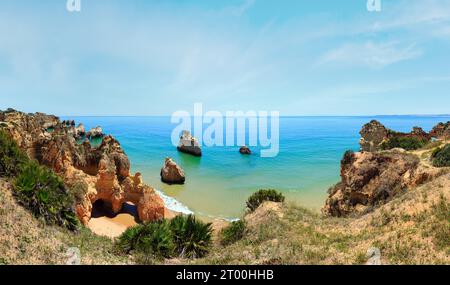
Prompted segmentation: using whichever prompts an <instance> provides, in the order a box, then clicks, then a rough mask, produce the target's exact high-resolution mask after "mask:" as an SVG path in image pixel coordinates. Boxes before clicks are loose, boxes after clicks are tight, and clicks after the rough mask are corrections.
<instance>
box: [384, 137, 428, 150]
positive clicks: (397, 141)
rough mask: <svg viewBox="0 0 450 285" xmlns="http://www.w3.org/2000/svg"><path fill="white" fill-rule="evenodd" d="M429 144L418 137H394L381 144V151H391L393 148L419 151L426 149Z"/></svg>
mask: <svg viewBox="0 0 450 285" xmlns="http://www.w3.org/2000/svg"><path fill="white" fill-rule="evenodd" d="M427 143H428V141H427V140H424V139H419V138H417V137H402V136H397V137H392V138H390V139H389V140H387V141H386V142H383V143H382V144H381V149H383V150H389V149H393V148H403V149H405V150H417V149H419V148H422V147H424V146H425V145H426V144H427Z"/></svg>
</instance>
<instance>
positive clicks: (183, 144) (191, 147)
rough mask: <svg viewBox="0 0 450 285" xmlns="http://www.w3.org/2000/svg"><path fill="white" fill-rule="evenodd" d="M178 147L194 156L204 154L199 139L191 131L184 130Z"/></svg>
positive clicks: (179, 149)
mask: <svg viewBox="0 0 450 285" xmlns="http://www.w3.org/2000/svg"><path fill="white" fill-rule="evenodd" d="M177 149H178V151H181V152H184V153H188V154H191V155H194V156H202V149H201V147H200V145H199V143H198V141H197V139H196V138H195V137H193V136H192V135H191V133H190V132H189V131H183V133H182V134H181V137H180V143H179V144H178V147H177Z"/></svg>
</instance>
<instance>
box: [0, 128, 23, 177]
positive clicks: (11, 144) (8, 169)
mask: <svg viewBox="0 0 450 285" xmlns="http://www.w3.org/2000/svg"><path fill="white" fill-rule="evenodd" d="M27 160H28V158H27V156H26V155H25V154H24V153H23V152H22V151H21V150H20V148H19V147H18V146H17V144H16V142H15V141H14V140H13V139H11V138H10V137H9V135H8V134H7V133H6V132H5V131H3V130H0V176H4V177H13V176H16V175H17V174H18V173H19V172H20V168H21V166H22V165H23V164H24V163H25V162H26V161H27Z"/></svg>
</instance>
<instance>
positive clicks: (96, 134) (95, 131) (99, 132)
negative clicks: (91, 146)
mask: <svg viewBox="0 0 450 285" xmlns="http://www.w3.org/2000/svg"><path fill="white" fill-rule="evenodd" d="M86 137H87V138H92V139H93V138H101V137H103V129H102V128H101V127H95V128H92V129H90V130H89V132H87V134H86Z"/></svg>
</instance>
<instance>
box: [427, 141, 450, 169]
mask: <svg viewBox="0 0 450 285" xmlns="http://www.w3.org/2000/svg"><path fill="white" fill-rule="evenodd" d="M431 159H432V162H433V166H435V167H450V144H447V145H445V146H444V147H442V148H437V149H436V150H435V151H434V152H433V154H432V156H431Z"/></svg>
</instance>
